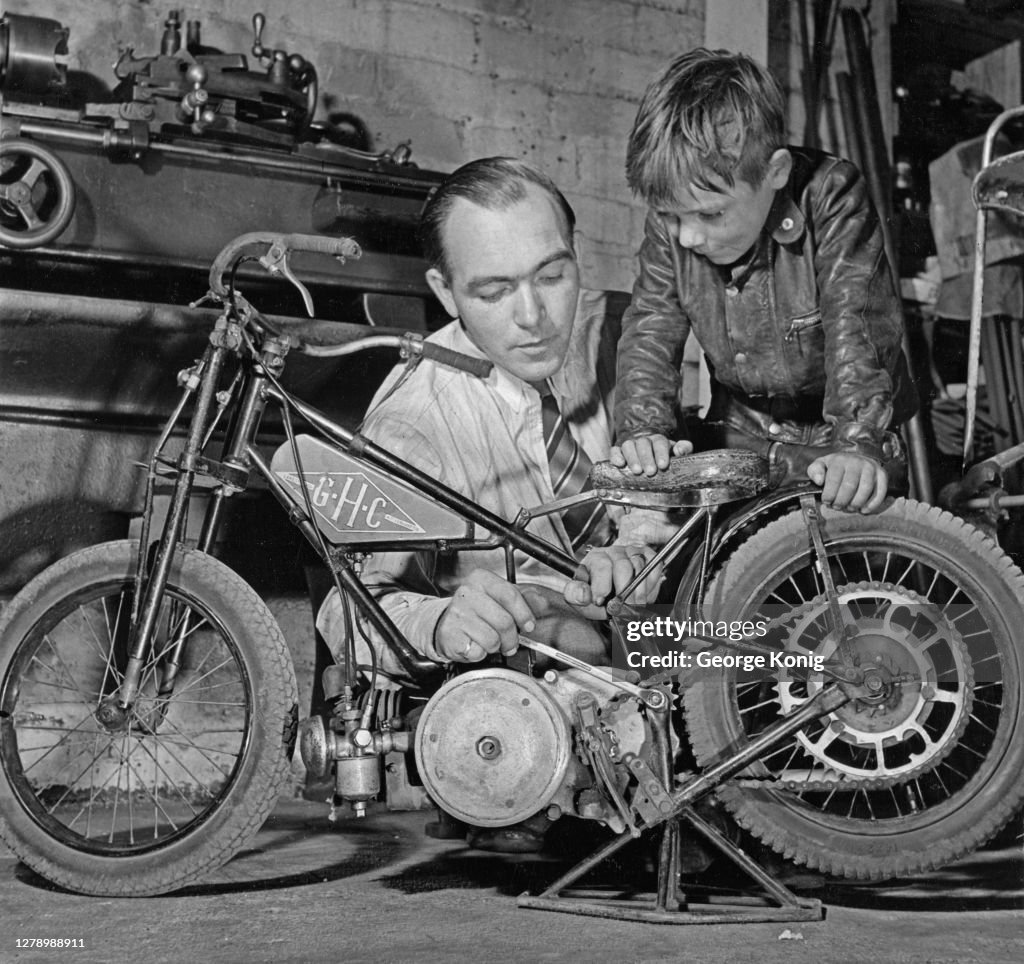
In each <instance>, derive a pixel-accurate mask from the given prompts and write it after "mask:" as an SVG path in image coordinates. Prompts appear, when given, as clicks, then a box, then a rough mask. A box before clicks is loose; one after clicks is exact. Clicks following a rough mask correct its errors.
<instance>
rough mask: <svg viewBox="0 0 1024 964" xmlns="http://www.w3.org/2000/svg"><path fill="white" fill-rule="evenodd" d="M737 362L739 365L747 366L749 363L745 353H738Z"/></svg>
mask: <svg viewBox="0 0 1024 964" xmlns="http://www.w3.org/2000/svg"><path fill="white" fill-rule="evenodd" d="M735 361H736V364H737V365H745V364H746V363H747V356H746V355H745V354H743V352H741V351H739V352H737V353H736V359H735Z"/></svg>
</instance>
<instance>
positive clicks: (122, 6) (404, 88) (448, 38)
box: [2, 0, 706, 289]
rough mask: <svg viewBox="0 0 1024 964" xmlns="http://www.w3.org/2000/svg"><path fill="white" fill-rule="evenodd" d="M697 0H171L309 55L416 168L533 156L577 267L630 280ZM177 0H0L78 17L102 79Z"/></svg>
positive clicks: (606, 284) (334, 88) (335, 101)
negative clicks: (639, 143) (642, 124)
mask: <svg viewBox="0 0 1024 964" xmlns="http://www.w3.org/2000/svg"><path fill="white" fill-rule="evenodd" d="M705 2H706V0H204V2H201V3H190V4H188V5H183V4H181V5H178V6H179V7H180V9H181V10H182V19H183V20H185V19H199V20H200V21H201V22H202V39H203V42H204V43H206V44H209V45H212V46H215V47H219V48H221V49H223V50H225V51H231V52H242V51H244V52H246V53H248V51H249V48H250V47H251V45H252V28H251V26H250V24H251V19H252V14H253V13H254V12H255V11H256V10H262V11H263V12H264V13H265V14H266V17H267V26H266V30H265V31H264V36H263V40H264V44H265V45H266V46H272V47H281V48H284V49H286V50H288V51H290V52H292V51H294V52H297V53H300V54H302V55H303V56H304V57H307V58H308V59H310V60H312V61H313V63H314V64H315V65H316V67H317V69H318V71H319V74H320V80H321V90H322V96H321V108H320V114H321V115H323V114H325V113H326V111H327V110H328V109H330V110H348V111H351V112H353V113H355V114H357V115H358V116H359V117H361V118H362V119H363V121H364V122H365V123H366V124H367V126H368V127H369V130H370V131H371V132H372V134H373V136H374V140H375V146H376V147H377V148H378V149H380V148H385V147H392V146H394V145H396V144H397V143H399V142H400V141H403V140H411V142H412V148H413V157H414V160H416V161H417V162H418V163H419V164H420V165H421V166H424V167H431V168H435V169H438V170H451V169H452V168H454V167H456V166H458V165H459V164H460V163H462V162H464V161H466V160H469V159H470V158H473V157H478V156H482V155H486V154H498V153H504V154H512V155H515V156H520V157H525V158H527V159H529V160H532V161H535V162H537V163H538V164H540V165H542V166H543V167H544V168H545V169H546V170H548V171H549V173H551V174H552V176H553V177H554V178H555V179H556V181H558V183H559V184H560V186H561V187H563V189H564V190H565V191H566V193H567V195H568V196H569V198H570V200H571V201H572V202H573V203H574V205H575V206H576V209H577V213H578V215H579V220H580V225H581V230H582V241H583V266H584V281H585V283H586V284H587V285H588V286H591V287H595V288H619V289H628V288H629V287H630V286H631V283H632V275H633V257H634V254H635V249H636V246H637V243H638V240H639V237H640V229H641V225H642V217H643V211H642V209H641V208H640V206H639V205H637V204H635V203H633V201H632V199H631V197H630V194H629V190H628V188H627V186H626V183H625V177H624V173H623V163H624V145H625V139H626V136H627V134H628V131H629V127H630V125H631V123H632V119H633V115H634V113H635V110H636V105H637V101H638V99H639V96H640V94H641V93H642V91H643V89H644V87H645V86H646V84H647V82H648V81H649V80H650V79H651V77H652V76H653V75H654V74H655V73H656V72H657V71H658V70H659V69H660V68H661V66H662V65H663V64H664V63H665V62H666V61H667V60H669V59H670V58H671V57H672V56H674V55H675V54H677V53H679V52H681V51H682V50H684V49H686V48H688V47H692V46H694V45H697V44H700V43H702V42H703V41H704V11H705ZM172 6H175V5H174V4H173V3H172V2H171V0H166V2H161V3H153V2H149V0H92V2H90V3H88V4H86V3H83V2H81V0H3V2H2V7H3V9H4V10H5V11H7V12H11V13H25V14H33V15H36V16H47V17H53V18H54V19H57V20H60V21H61V22H62V23H64V24H65V25H66V26H69V27H70V28H71V38H70V49H71V54H72V56H71V63H70V67H71V69H73V70H85V71H88V72H90V73H92V74H94V75H96V76H97V77H99V78H100V79H102V80H104V81H106V82H111V81H112V80H113V75H112V71H111V64H112V63H113V62H114V60H115V59H116V55H117V48H118V47H119V46H133V47H134V48H135V51H136V55H137V56H144V55H150V54H154V53H156V52H158V50H159V40H160V35H161V33H162V29H163V22H164V20H165V18H166V15H167V12H168V10H169V9H171V8H172Z"/></svg>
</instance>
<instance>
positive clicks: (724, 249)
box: [658, 151, 792, 266]
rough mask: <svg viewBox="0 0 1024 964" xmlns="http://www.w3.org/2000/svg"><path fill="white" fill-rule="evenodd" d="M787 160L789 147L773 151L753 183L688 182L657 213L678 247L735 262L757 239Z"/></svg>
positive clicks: (786, 169) (787, 167)
mask: <svg viewBox="0 0 1024 964" xmlns="http://www.w3.org/2000/svg"><path fill="white" fill-rule="evenodd" d="M791 165H792V159H791V157H790V154H789V152H788V151H776V152H775V154H774V155H773V156H772V159H771V161H770V162H769V166H768V173H767V175H766V176H765V178H764V180H763V181H762V182H761V183H760V184H759V185H757V186H756V187H755V186H753V185H751V184H748V183H747V182H746V181H740V180H737V181H736V183H735V184H734V185H733V186H732V187H728V186H726V184H725V183H724V182H721V183H720V184H719V187H720V188H721V192H718V191H703V190H701V189H700V188H698V187H689V188H687V189H684V190H681V191H680V192H679V195H678V200H677V203H676V204H674V205H671V206H669V207H664V208H659V209H658V213H659V214H660V215H661V216H662V217H664V218H665V220H666V222H667V224H668V227H669V231H671V233H672V234H673V235H674V236H675V237H676V238H677V239H678V240H679V243H680V245H682V247H684V248H686V249H687V250H689V251H692V252H693V253H694V254H699V255H700V256H701V257H703V258H707V260H708V261H710V262H711V263H712V264H717V265H723V266H724V265H730V264H733V263H734V262H736V261H739V260H740V258H742V257H743V256H744V255H745V254H746V253H747V252H748V251H750V249H751V248H752V247H753V246H754V245H755V244H756V243H757V239H758V237H759V236H760V234H761V230H762V228H764V225H765V221H767V219H768V213H769V212H770V211H771V208H772V203H773V202H774V200H775V192H776V191H777V190H779V189H780V188H781V187H783V186H784V185H785V183H786V181H787V180H788V179H789V172H790V167H791Z"/></svg>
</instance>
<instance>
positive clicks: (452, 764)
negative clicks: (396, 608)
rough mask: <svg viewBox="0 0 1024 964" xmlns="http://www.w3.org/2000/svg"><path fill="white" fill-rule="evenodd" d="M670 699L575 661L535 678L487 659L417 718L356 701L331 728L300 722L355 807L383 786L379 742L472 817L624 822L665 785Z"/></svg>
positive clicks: (313, 753)
mask: <svg viewBox="0 0 1024 964" xmlns="http://www.w3.org/2000/svg"><path fill="white" fill-rule="evenodd" d="M668 703H669V700H668V696H667V694H666V693H665V692H663V691H662V690H658V689H650V690H638V689H637V688H636V687H632V686H627V687H624V686H623V685H622V684H619V683H617V682H613V681H611V680H609V681H608V682H605V681H604V680H602V679H601V678H599V677H598V676H597V675H595V674H593V673H585V672H582V671H580V670H577V669H567V670H564V671H561V670H559V671H555V670H548V671H547V672H546V673H545V674H544V676H543V678H540V679H536V678H534V677H531V676H528V675H526V674H524V673H520V672H515V671H513V670H510V669H505V668H498V667H487V668H483V669H479V670H472V671H470V672H467V673H463V674H461V675H459V676H456V677H455V678H453V679H451V680H449V681H448V682H447V683H445V684H444V685H443V686H442V687H441V688H440V689H439V690H438V691H437V692H436V693H435V694H434V696H433V697H432V698H431V699H430V700H429V702H428V703H427V704H426V706H425V707H424V708H423V710H422V713H421V714H419V715H418V717H417V718H415V719H414V720H412V721H411V722H410V723H409V724H408V728H405V729H402V728H398V729H396V728H395V721H385V725H384V726H383V727H382V728H378V729H376V730H373V731H371V730H369V729H368V728H365V727H364V726H363V725H362V724H363V722H364V718H365V715H361V714H360V713H359V712H358V711H355V710H354V711H352V712H351V714H350V717H349V722H348V725H346V723H345V721H344V720H343V719H342V718H341V717H342V716H344V713H341V714H338V715H336V716H335V718H334V720H333V721H332V723H333V725H332V727H331V728H330V729H328V728H327V727H325V726H324V724H323V721H322V720H321V719H320V718H318V717H316V718H313V719H312V720H307V721H305V722H304V723H303V725H302V736H301V742H300V749H301V753H302V758H303V762H304V763H305V764H306V766H307V768H308V769H311V770H312V771H313V772H315V773H319V774H326V773H327V772H329V770H330V768H331V767H332V766H334V767H335V782H336V794H337V796H338V797H339V798H342V799H346V800H348V801H349V802H350V803H351V804H352V806H353V810H354V812H355V813H356V814H357V815H358V814H360V813H362V812H364V811H365V807H366V801H367V800H368V799H371V798H372V797H373V796H375V795H376V793H377V792H378V790H379V787H380V780H379V776H378V771H379V765H380V764H379V756H380V754H381V753H387V752H394V751H403V750H407V749H409V748H410V747H411V748H413V749H414V752H415V759H416V767H417V770H418V771H419V776H420V779H421V780H422V782H423V787H424V789H425V790H426V791H427V793H429V795H430V797H431V798H432V799H433V800H434V801H435V802H436V803H437V804H438V805H439V806H440V807H441V808H442V809H443V810H445V811H447V812H448V813H450V814H451V815H452V816H454V817H456V818H457V819H458V820H461V821H463V822H464V823H467V824H470V825H473V826H478V827H505V826H510V825H512V824H515V823H519V822H520V821H522V820H525V819H527V818H528V817H532V816H534V815H536V814H538V813H544V814H546V816H547V817H548V818H549V819H551V820H556V819H558V818H559V817H561V816H564V815H571V816H575V817H581V818H583V819H587V820H597V821H599V822H600V823H602V824H605V825H606V826H608V827H609V828H611V829H612V830H614V831H615V832H617V833H622V832H624V831H626V830H627V829H628V830H631V831H632V830H635V825H636V821H635V818H634V814H635V813H640V814H643V813H644V812H645V811H646V812H652V811H653V812H656V811H657V810H658V803H659V802H660V798H662V795H663V794H664V791H665V783H664V781H663V779H661V778H660V775H661V774H663V773H664V772H665V768H666V767H667V765H668V762H669V759H670V756H671V748H670V747H669V746H668V742H669V741H668V738H667V737H665V736H662V735H660V734H662V733H667V732H668V731H667V727H662V726H660V725H659V720H658V719H657V718H656V716H657V714H660V713H662V712H663V708H665V707H667V706H668ZM401 726H402V724H400V723H399V727H401ZM649 808H651V809H649Z"/></svg>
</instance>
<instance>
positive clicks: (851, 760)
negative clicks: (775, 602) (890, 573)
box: [775, 582, 973, 786]
mask: <svg viewBox="0 0 1024 964" xmlns="http://www.w3.org/2000/svg"><path fill="white" fill-rule="evenodd" d="M837 591H838V594H839V602H840V606H841V607H842V608H843V609H844V611H845V613H846V614H847V618H849V619H851V620H852V621H853V623H854V625H855V627H856V630H857V632H856V635H854V636H852V638H849V639H848V640H847V641H846V642H845V646H846V650H845V654H844V655H845V656H846V657H847V658H848V660H849V661H850V662H851V663H852V666H853V668H854V669H855V670H858V671H859V672H860V673H861V674H862V675H861V683H860V686H859V693H858V696H857V697H856V698H855V699H853V700H851V701H850V702H849V703H847V704H846V705H845V706H843V707H840V709H838V710H837V711H836V712H834V713H832V714H830V715H829V716H827V717H825V718H823V719H822V720H821V726H820V727H819V728H817V729H808V730H804V731H801V732H800V733H798V734H797V737H796V739H797V742H798V743H799V744H800V746H801V747H802V748H803V750H804V751H805V752H806V753H807V754H808V755H809V756H810V757H811V758H812V759H813V761H814V765H813V770H812V773H813V776H814V777H815V778H817V779H825V780H831V781H835V780H841V781H843V782H850V781H857V782H860V781H867V782H869V783H871V784H872V785H877V786H884V785H891V784H895V783H900V782H903V781H905V780H907V779H910V778H911V777H914V776H917V775H919V774H920V773H922V772H924V771H926V770H930V769H932V768H933V767H935V766H936V765H937V763H938V762H939V761H940V760H941V759H942V758H943V757H944V756H945V755H946V754H947V753H949V752H950V751H951V749H952V748H953V747H954V746H955V745H956V743H957V740H958V739H959V736H960V734H962V732H963V730H964V728H965V727H966V725H967V721H968V718H969V716H970V712H971V705H972V694H973V672H972V669H971V661H970V659H969V656H968V653H967V649H966V646H965V644H964V642H963V639H962V638H961V636H960V634H959V633H958V632H957V630H956V627H955V626H954V624H953V623H952V622H951V621H950V620H949V619H948V618H947V617H946V616H945V615H944V614H943V612H942V611H941V609H940V608H939V607H937V606H935V605H933V604H931V603H929V602H928V601H927V600H926V599H924V597H921V596H919V595H917V594H916V593H914V592H913V591H911V590H909V589H906V588H905V587H902V586H898V585H895V584H891V583H881V582H872V583H857V584H855V585H849V586H843V587H840V588H839V589H838V590H837ZM828 612H829V610H828V603H827V601H826V600H825V599H824V597H819V598H816V599H813V600H811V601H810V602H808V603H807V604H806V605H804V606H802V607H801V608H800V609H799V610H797V611H796V612H795V613H792V614H791V615H790V616H789V617H787V618H786V619H785V620H783V621H782V622H783V625H784V632H783V633H781V634H780V635H779V641H780V642H781V643H783V644H784V645H785V648H786V649H787V650H791V651H794V652H798V653H804V654H806V653H808V652H811V653H813V654H814V655H816V656H821V657H823V658H824V659H835V658H837V656H838V655H839V653H838V649H839V647H838V644H837V642H836V639H835V637H834V634H830V633H827V632H825V631H824V629H823V627H827V626H829V625H830V624H829V623H828ZM828 681H829V677H828V676H827V675H826V674H825V673H814V672H811V673H810V674H798V673H797V671H794V670H791V669H788V668H785V667H782V668H780V669H779V670H778V671H777V673H776V686H775V689H776V696H777V700H778V703H779V706H780V710H781V713H782V714H787V715H788V714H789V713H792V712H793V711H794V710H795V709H797V708H799V707H800V706H801V705H803V704H804V703H806V702H807V700H809V699H810V698H811V697H813V696H814V695H815V694H816V693H818V692H819V691H820V690H821V689H822V687H823V686H825V685H826V683H827V682H828ZM803 774H807V771H806V770H804V771H803Z"/></svg>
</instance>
